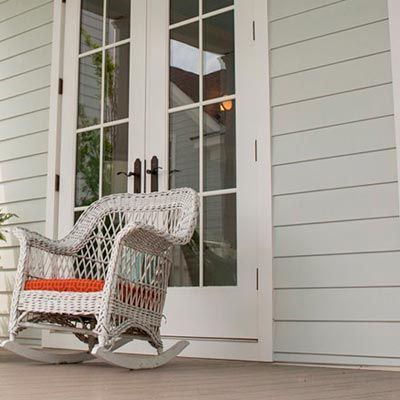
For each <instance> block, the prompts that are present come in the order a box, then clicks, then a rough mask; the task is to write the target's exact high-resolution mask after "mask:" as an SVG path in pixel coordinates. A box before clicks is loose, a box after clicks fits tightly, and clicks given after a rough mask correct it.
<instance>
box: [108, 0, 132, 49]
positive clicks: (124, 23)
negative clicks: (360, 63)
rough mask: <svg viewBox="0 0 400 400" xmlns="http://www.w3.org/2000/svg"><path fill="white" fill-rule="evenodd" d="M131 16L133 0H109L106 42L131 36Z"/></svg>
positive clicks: (113, 41)
mask: <svg viewBox="0 0 400 400" xmlns="http://www.w3.org/2000/svg"><path fill="white" fill-rule="evenodd" d="M130 16H131V0H107V10H106V44H110V43H115V42H119V41H120V40H124V39H128V38H129V36H130V25H131V18H130Z"/></svg>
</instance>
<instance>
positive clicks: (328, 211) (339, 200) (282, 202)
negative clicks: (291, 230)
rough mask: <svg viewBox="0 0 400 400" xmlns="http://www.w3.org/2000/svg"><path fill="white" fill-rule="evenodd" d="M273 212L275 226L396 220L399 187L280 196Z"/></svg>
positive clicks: (379, 186) (385, 186)
mask: <svg viewBox="0 0 400 400" xmlns="http://www.w3.org/2000/svg"><path fill="white" fill-rule="evenodd" d="M273 209H274V215H273V224H274V225H275V226H277V225H294V224H307V223H316V222H328V221H341V220H352V219H367V218H379V217H393V216H398V215H399V202H398V184H397V182H396V183H388V184H383V185H373V186H361V187H352V188H343V189H334V190H327V191H321V192H308V193H299V194H293V195H287V196H277V197H275V198H274V199H273ZM399 268H400V265H399Z"/></svg>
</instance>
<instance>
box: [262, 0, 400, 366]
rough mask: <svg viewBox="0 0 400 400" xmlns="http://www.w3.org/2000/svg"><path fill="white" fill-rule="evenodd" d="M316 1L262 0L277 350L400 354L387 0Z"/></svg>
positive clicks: (326, 357) (333, 358)
mask: <svg viewBox="0 0 400 400" xmlns="http://www.w3.org/2000/svg"><path fill="white" fill-rule="evenodd" d="M323 3H324V2H318V1H313V0H300V1H299V2H297V1H290V0H282V1H281V0H270V1H269V11H270V20H272V21H273V22H271V23H270V24H269V34H270V50H269V54H270V68H271V71H270V78H271V79H270V83H271V86H270V87H271V104H272V107H271V122H272V126H271V128H272V129H271V131H272V132H271V135H272V164H273V167H272V177H273V179H272V180H273V224H274V229H273V235H274V240H273V242H274V249H273V252H274V260H273V285H274V319H275V328H274V352H275V360H277V361H286V362H313V361H315V362H325V363H329V362H343V363H350V364H351V363H355V362H359V363H360V364H366V363H372V364H373V363H378V362H381V360H385V357H391V358H390V361H388V362H390V363H392V364H394V365H400V359H399V360H397V361H396V360H395V358H396V357H400V345H399V344H398V335H399V333H400V311H399V310H400V307H399V306H400V304H399V300H398V299H400V267H399V266H400V219H399V198H398V196H399V195H398V174H397V163H396V161H397V160H396V143H395V135H394V123H393V91H392V85H391V81H392V72H391V58H390V42H389V29H388V21H387V17H388V13H387V1H386V0H345V1H337V2H331V3H330V4H323ZM271 48H272V49H271ZM388 322H390V323H388ZM371 360H375V361H372V362H371ZM387 360H389V358H387Z"/></svg>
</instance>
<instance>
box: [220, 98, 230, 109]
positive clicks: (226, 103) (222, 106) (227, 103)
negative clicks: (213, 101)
mask: <svg viewBox="0 0 400 400" xmlns="http://www.w3.org/2000/svg"><path fill="white" fill-rule="evenodd" d="M232 107H233V103H232V100H225V101H223V102H222V103H221V104H220V105H219V110H220V111H230V110H232Z"/></svg>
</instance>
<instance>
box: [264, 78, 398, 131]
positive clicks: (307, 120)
mask: <svg viewBox="0 0 400 400" xmlns="http://www.w3.org/2000/svg"><path fill="white" fill-rule="evenodd" d="M391 114H393V89H392V85H391V84H385V85H381V86H376V87H369V88H366V89H360V90H355V91H351V92H346V93H340V94H336V95H333V96H327V97H322V98H317V99H311V100H306V101H301V102H297V103H291V104H286V105H282V106H275V107H273V108H272V113H271V120H272V130H273V131H274V134H275V135H278V134H283V133H290V132H298V131H304V130H308V129H316V128H322V127H325V126H332V125H337V124H343V123H347V122H352V121H359V120H363V119H368V118H377V117H380V116H383V115H391Z"/></svg>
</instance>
